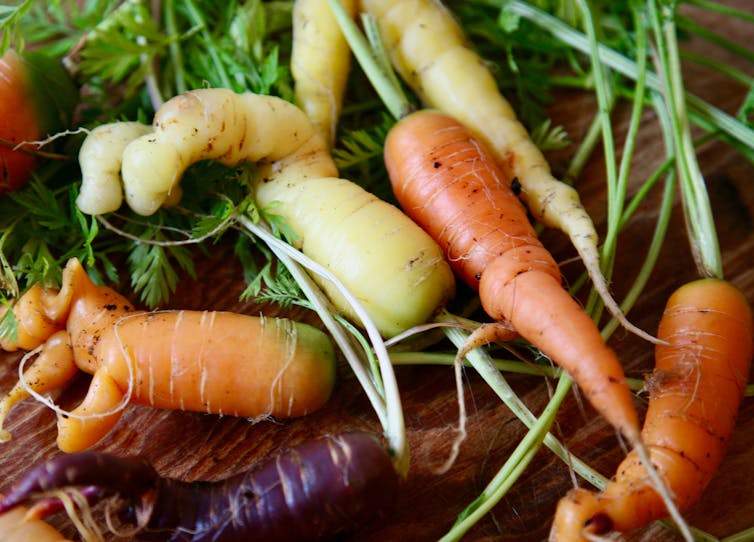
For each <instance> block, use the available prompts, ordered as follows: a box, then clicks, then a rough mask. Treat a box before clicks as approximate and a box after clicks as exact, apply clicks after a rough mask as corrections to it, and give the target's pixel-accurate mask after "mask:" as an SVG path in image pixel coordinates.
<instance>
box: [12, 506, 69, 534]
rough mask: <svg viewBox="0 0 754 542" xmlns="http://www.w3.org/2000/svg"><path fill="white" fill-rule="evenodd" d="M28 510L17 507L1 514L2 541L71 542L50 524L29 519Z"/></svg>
mask: <svg viewBox="0 0 754 542" xmlns="http://www.w3.org/2000/svg"><path fill="white" fill-rule="evenodd" d="M27 512H28V511H27V509H26V508H25V507H23V506H17V507H15V508H13V509H12V510H9V511H8V512H5V513H3V514H0V540H2V541H3V542H71V541H70V540H68V539H67V538H66V537H64V536H63V535H62V534H60V533H59V532H58V531H57V530H55V528H54V527H53V526H52V525H50V524H49V523H47V522H45V521H44V520H41V519H36V518H27V517H26V515H27Z"/></svg>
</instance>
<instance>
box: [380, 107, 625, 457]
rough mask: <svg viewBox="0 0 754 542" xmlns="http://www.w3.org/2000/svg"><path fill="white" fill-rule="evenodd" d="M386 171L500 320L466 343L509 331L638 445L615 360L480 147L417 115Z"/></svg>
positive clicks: (405, 126) (390, 151) (444, 118)
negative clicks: (546, 359) (561, 370)
mask: <svg viewBox="0 0 754 542" xmlns="http://www.w3.org/2000/svg"><path fill="white" fill-rule="evenodd" d="M385 164H386V167H387V170H388V173H389V176H390V180H391V183H392V186H393V190H394V192H395V196H396V198H397V199H398V201H399V202H400V204H401V206H402V207H403V209H404V211H405V212H406V213H407V214H408V215H409V216H411V217H412V218H413V219H414V220H415V221H416V222H417V223H418V224H420V225H421V226H422V227H423V228H425V230H426V231H427V232H428V233H429V234H430V235H431V236H432V237H433V238H435V240H436V241H437V242H438V243H439V244H440V246H441V247H442V248H443V250H444V251H445V253H446V255H447V257H448V259H449V261H450V262H451V266H452V267H453V269H454V270H455V272H456V273H457V274H458V276H460V277H461V278H462V279H463V280H464V281H465V282H466V283H467V284H469V285H470V286H471V287H472V288H475V289H478V291H479V297H480V300H481V302H482V306H483V308H484V309H485V311H486V312H487V314H488V315H489V316H490V317H492V318H494V319H495V320H496V321H497V322H499V324H498V325H492V326H489V325H488V326H483V327H482V328H480V329H479V330H478V331H477V332H475V333H474V334H472V336H471V337H470V339H469V340H470V341H473V344H481V343H484V342H489V341H491V340H495V339H497V338H498V337H508V336H509V333H510V328H513V329H514V330H515V331H516V332H518V333H519V334H520V335H521V336H522V337H524V338H525V339H527V340H528V341H530V342H531V343H532V344H534V345H535V346H537V347H538V348H539V349H540V350H541V351H542V352H543V353H544V354H546V355H547V356H548V357H550V359H552V360H553V361H554V362H555V363H557V364H558V365H560V366H561V367H563V368H564V369H565V370H566V371H567V372H568V373H569V374H570V375H571V376H572V378H573V379H574V381H575V382H576V383H577V384H578V385H579V386H580V387H581V389H582V390H583V391H584V393H585V395H586V396H587V398H588V399H589V401H590V402H591V403H592V404H593V405H594V406H595V407H596V409H597V410H598V411H599V412H600V413H601V414H602V415H603V416H604V417H605V418H606V419H607V420H608V421H609V422H610V423H611V424H612V425H613V426H614V427H616V428H617V429H618V430H619V431H620V432H621V433H622V434H623V435H624V436H625V437H626V438H628V440H629V441H630V442H631V443H632V445H635V444H637V443H638V442H639V421H638V416H637V413H636V409H635V408H634V405H633V397H632V394H631V392H630V390H629V388H628V386H627V385H626V382H625V377H624V373H623V369H622V367H621V365H620V362H619V361H618V358H617V356H616V355H615V353H614V352H613V351H612V350H611V349H610V348H609V347H608V346H607V345H606V344H605V342H604V340H603V339H602V336H601V335H600V332H599V329H598V328H597V326H596V324H595V323H594V322H593V321H592V320H591V319H590V318H589V316H588V315H587V314H586V313H585V311H584V310H583V309H582V308H581V306H580V305H579V304H578V303H577V302H576V301H575V300H574V299H573V298H572V297H571V296H570V295H569V294H568V292H567V291H566V290H565V289H564V288H563V286H562V284H561V276H560V273H559V270H558V266H557V264H556V263H555V261H554V260H553V258H552V256H551V255H550V254H549V252H548V251H547V250H546V249H545V248H544V247H543V246H542V244H541V243H540V241H539V239H538V238H537V236H536V233H535V231H534V229H533V228H532V226H531V224H530V223H529V221H528V218H527V214H526V210H525V209H524V207H523V204H522V203H521V202H520V201H519V199H518V198H517V197H516V195H515V193H514V191H513V189H512V188H511V181H512V179H510V178H506V176H505V175H504V173H503V171H502V170H501V169H500V167H499V165H498V164H497V162H496V160H495V159H494V157H493V156H492V154H491V153H490V152H489V151H488V150H487V149H486V148H485V146H484V145H483V143H481V141H480V140H478V139H477V138H476V137H475V136H474V135H473V134H472V133H471V131H470V130H469V129H467V128H466V127H465V126H463V125H462V124H461V123H459V122H458V121H457V120H455V119H453V118H452V117H450V116H449V115H447V114H444V113H442V112H439V111H434V110H422V111H419V112H416V113H413V114H411V115H409V116H407V117H404V118H403V119H402V120H401V121H399V122H398V123H397V124H396V125H395V126H394V127H393V128H392V130H391V131H390V133H389V134H388V137H387V140H386V142H385Z"/></svg>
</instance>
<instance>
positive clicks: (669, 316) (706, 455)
mask: <svg viewBox="0 0 754 542" xmlns="http://www.w3.org/2000/svg"><path fill="white" fill-rule="evenodd" d="M753 334H754V324H753V323H752V312H751V308H750V306H749V303H748V301H747V300H746V298H745V297H744V295H743V294H742V293H741V292H740V291H739V290H738V289H737V288H736V287H735V286H733V285H732V284H731V283H730V282H727V281H724V280H721V279H700V280H697V281H694V282H690V283H688V284H685V285H684V286H682V287H681V288H679V289H678V290H676V292H674V293H673V295H672V296H671V297H670V299H669V300H668V303H667V306H666V308H665V312H664V313H663V316H662V319H661V320H660V326H659V329H658V337H659V338H661V339H663V340H665V341H667V342H668V343H670V344H669V345H667V346H664V345H661V344H660V345H657V346H656V347H655V363H656V366H655V370H654V372H653V373H652V375H651V376H650V377H649V378H648V383H647V388H648V389H649V393H650V396H649V406H648V410H647V414H646V418H645V421H644V427H643V430H642V438H643V440H644V444H645V445H646V446H647V448H648V449H649V455H650V458H651V460H652V463H653V464H654V465H655V468H656V469H657V471H658V472H659V474H660V476H662V477H663V478H664V479H665V480H666V482H667V484H668V486H669V488H670V490H671V492H672V494H673V495H674V501H675V504H676V506H677V507H678V509H679V510H681V511H683V510H686V509H688V508H689V507H690V506H691V505H693V504H694V503H695V502H697V500H698V499H699V498H700V496H701V494H702V492H703V491H704V489H705V487H706V486H707V484H708V483H709V481H710V480H711V478H712V477H713V476H714V474H715V472H716V471H717V469H718V467H719V465H720V463H721V461H722V459H723V454H724V452H725V448H726V445H727V443H728V440H729V438H730V435H731V432H732V431H733V428H734V424H735V419H736V414H737V412H738V407H739V403H740V401H741V398H742V397H743V391H744V386H745V385H746V382H747V380H748V376H749V370H750V365H751V360H752V355H753V354H754V338H753ZM665 516H667V511H666V508H665V505H664V504H663V501H662V500H661V499H660V497H659V496H658V495H657V494H656V493H655V491H654V489H653V488H652V486H651V484H650V483H649V482H648V480H647V472H646V469H645V468H644V466H643V465H642V464H641V463H640V461H639V459H638V457H637V456H636V454H635V453H634V452H631V453H630V454H629V455H628V456H627V457H626V459H625V460H624V461H623V462H622V463H621V465H620V466H619V467H618V469H617V471H616V475H615V478H614V479H613V480H612V481H610V482H609V483H608V484H607V486H606V487H605V489H604V490H603V491H602V492H601V493H593V492H591V491H588V490H586V489H583V488H577V489H573V490H572V491H571V492H570V493H569V494H568V495H566V496H565V497H564V498H563V499H561V501H560V503H559V504H558V508H557V511H556V514H555V519H554V522H553V526H552V530H551V534H550V540H551V541H558V542H561V541H563V542H570V541H582V540H587V535H590V534H591V535H603V534H606V533H608V532H609V531H619V532H627V531H631V530H634V529H637V528H639V527H642V526H644V525H646V524H647V523H649V522H651V521H654V520H656V519H659V518H662V517H665Z"/></svg>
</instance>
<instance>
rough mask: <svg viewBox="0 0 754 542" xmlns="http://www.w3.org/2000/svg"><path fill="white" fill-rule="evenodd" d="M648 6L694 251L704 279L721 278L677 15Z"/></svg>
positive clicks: (653, 4) (653, 1) (652, 2)
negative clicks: (688, 109)
mask: <svg viewBox="0 0 754 542" xmlns="http://www.w3.org/2000/svg"><path fill="white" fill-rule="evenodd" d="M648 3H649V12H650V18H651V25H652V28H653V31H654V36H655V46H656V49H657V57H658V61H659V64H660V73H661V75H662V78H661V82H662V86H661V90H662V92H663V95H664V96H665V100H666V101H667V103H668V106H669V109H670V121H671V124H672V127H673V136H674V137H673V144H674V148H675V157H676V168H677V169H678V180H679V181H680V184H681V188H682V195H683V203H684V205H683V208H684V212H685V213H686V222H687V228H688V230H689V235H690V239H691V249H692V252H693V253H694V257H695V260H696V262H697V266H698V268H699V272H700V274H701V275H702V276H712V277H718V278H722V276H723V269H722V258H721V255H720V247H719V243H718V240H717V232H716V230H715V221H714V218H713V215H712V208H711V204H710V201H709V196H708V194H707V187H706V184H705V181H704V177H703V176H702V172H701V169H700V168H699V163H698V161H697V159H696V152H695V150H694V143H693V140H692V138H691V130H690V127H689V124H688V115H687V114H686V100H685V93H684V90H683V80H682V71H681V66H680V58H679V57H678V44H677V39H676V29H675V23H674V13H673V11H672V9H671V7H670V6H664V7H662V8H661V7H658V6H657V3H656V0H649V2H648Z"/></svg>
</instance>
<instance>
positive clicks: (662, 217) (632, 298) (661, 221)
mask: <svg viewBox="0 0 754 542" xmlns="http://www.w3.org/2000/svg"><path fill="white" fill-rule="evenodd" d="M654 98H655V101H656V104H655V109H656V110H657V114H658V118H659V119H660V124H661V125H662V126H664V127H665V129H664V130H663V135H664V136H665V137H664V141H665V148H666V149H667V152H668V153H672V149H673V145H672V138H671V136H670V133H669V132H670V128H669V124H670V121H669V120H668V118H667V114H666V113H665V111H664V108H663V107H662V104H661V102H660V101H659V99H658V97H657V96H656V94H655V95H654ZM669 162H672V161H669ZM663 171H664V172H666V173H667V178H666V180H665V188H664V191H663V195H662V202H661V205H660V213H659V216H658V217H657V223H656V224H655V229H654V233H653V235H652V240H651V241H650V243H649V249H648V250H647V254H646V255H645V257H644V261H643V263H642V266H641V269H640V270H639V273H638V274H637V276H636V278H635V279H634V282H633V284H631V287H630V288H629V290H628V292H627V293H626V296H625V297H624V298H623V305H625V307H631V306H633V304H634V303H635V302H636V300H637V299H639V296H640V295H641V292H643V291H644V288H645V287H646V285H647V282H649V278H650V275H651V274H652V270H653V269H654V267H655V265H656V263H657V260H658V259H659V257H660V250H661V249H662V245H663V242H664V240H665V234H666V233H667V230H668V225H669V224H670V218H671V215H672V211H673V203H674V200H675V183H674V180H673V170H672V169H671V168H670V167H667V168H663V167H661V168H659V169H658V170H657V173H658V174H657V177H656V178H658V179H659V176H660V175H659V173H660V172H663ZM654 184H655V183H654V181H652V182H648V183H647V185H650V186H651V185H654ZM635 199H636V198H635ZM632 203H633V202H632ZM630 212H632V210H627V213H630ZM629 216H630V215H629ZM626 220H627V219H626ZM621 308H623V309H624V310H628V309H627V308H624V307H623V306H622V307H621ZM619 325H620V324H619V323H618V321H617V320H615V319H614V318H613V319H612V320H610V321H609V322H608V323H607V325H606V326H605V328H604V332H605V333H606V334H607V335H611V334H612V333H613V332H614V331H615V330H616V329H617V328H618V326H619Z"/></svg>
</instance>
